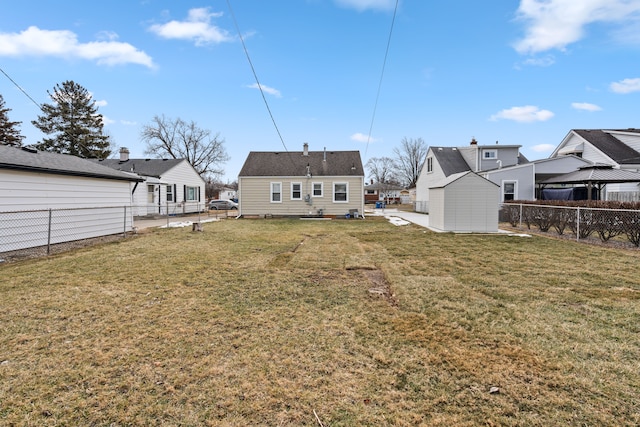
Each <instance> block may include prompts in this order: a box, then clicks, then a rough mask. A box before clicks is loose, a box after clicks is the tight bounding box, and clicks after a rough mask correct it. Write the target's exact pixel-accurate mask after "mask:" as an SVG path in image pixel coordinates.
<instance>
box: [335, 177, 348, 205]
mask: <svg viewBox="0 0 640 427" xmlns="http://www.w3.org/2000/svg"><path fill="white" fill-rule="evenodd" d="M348 195H349V184H348V183H346V182H334V183H333V201H334V202H338V203H340V202H344V203H346V202H348V201H349V196H348Z"/></svg>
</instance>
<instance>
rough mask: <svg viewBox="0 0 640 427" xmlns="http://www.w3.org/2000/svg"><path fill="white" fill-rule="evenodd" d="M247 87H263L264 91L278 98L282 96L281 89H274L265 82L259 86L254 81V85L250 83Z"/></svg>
mask: <svg viewBox="0 0 640 427" xmlns="http://www.w3.org/2000/svg"><path fill="white" fill-rule="evenodd" d="M247 87H248V88H251V89H262V91H263V92H266V93H268V94H270V95H273V96H275V97H276V98H282V94H280V91H279V90H278V89H274V88H272V87H269V86H265V85H263V84H261V85H259V86H258V83H254V84H252V85H248V86H247Z"/></svg>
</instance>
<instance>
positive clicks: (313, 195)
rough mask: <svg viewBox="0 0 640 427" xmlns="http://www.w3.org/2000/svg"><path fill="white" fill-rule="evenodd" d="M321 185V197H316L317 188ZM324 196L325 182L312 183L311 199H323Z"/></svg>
mask: <svg viewBox="0 0 640 427" xmlns="http://www.w3.org/2000/svg"><path fill="white" fill-rule="evenodd" d="M317 184H320V195H315V194H314V193H315V189H316V188H315V187H316V185H317ZM323 196H324V182H312V183H311V197H323Z"/></svg>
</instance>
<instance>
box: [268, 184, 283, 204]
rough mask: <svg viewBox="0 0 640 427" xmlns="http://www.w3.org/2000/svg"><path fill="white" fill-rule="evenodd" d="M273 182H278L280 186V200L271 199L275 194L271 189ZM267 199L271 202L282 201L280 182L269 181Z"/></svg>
mask: <svg viewBox="0 0 640 427" xmlns="http://www.w3.org/2000/svg"><path fill="white" fill-rule="evenodd" d="M274 184H278V185H279V186H280V192H279V193H278V194H280V200H273V195H274V194H275V193H274V191H273V185H274ZM269 201H270V202H271V203H282V182H271V183H270V184H269Z"/></svg>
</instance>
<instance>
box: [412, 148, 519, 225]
mask: <svg viewBox="0 0 640 427" xmlns="http://www.w3.org/2000/svg"><path fill="white" fill-rule="evenodd" d="M520 147H521V146H520V145H499V144H496V145H478V142H477V141H476V140H475V139H472V140H471V144H470V145H469V146H466V147H429V149H428V151H427V157H426V159H425V162H424V164H423V167H422V170H421V172H420V176H419V177H418V181H417V183H416V208H415V209H416V211H417V212H425V213H427V212H429V203H430V202H429V200H430V196H429V191H430V188H431V187H432V186H433V185H434V184H436V183H440V182H441V181H443V180H444V179H446V178H447V177H449V176H451V175H453V174H457V173H460V172H476V173H480V174H481V173H482V172H483V171H488V170H494V169H502V168H506V167H510V166H517V165H523V164H526V163H528V160H527V159H526V158H525V157H524V156H523V155H521V154H520Z"/></svg>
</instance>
